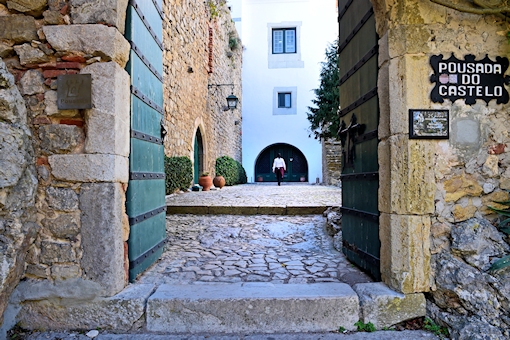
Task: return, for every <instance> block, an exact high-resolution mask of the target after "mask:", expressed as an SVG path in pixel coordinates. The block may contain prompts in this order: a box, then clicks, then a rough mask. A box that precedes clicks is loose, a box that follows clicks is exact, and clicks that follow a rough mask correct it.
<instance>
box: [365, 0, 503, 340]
mask: <svg viewBox="0 0 510 340" xmlns="http://www.w3.org/2000/svg"><path fill="white" fill-rule="evenodd" d="M372 3H373V4H374V7H375V11H376V15H377V26H378V33H379V35H380V37H381V39H380V57H379V64H380V72H379V98H380V107H381V122H380V129H379V138H380V140H381V142H380V145H379V158H380V160H379V163H380V193H379V198H380V203H379V207H380V210H381V231H380V237H381V242H382V246H381V262H382V264H381V268H382V271H383V279H384V280H385V282H386V283H388V284H389V285H390V286H392V287H393V288H394V289H397V290H400V291H402V292H405V293H411V292H418V291H423V292H426V291H429V290H430V293H429V294H428V296H429V302H430V303H429V313H430V315H431V316H434V318H435V319H436V321H438V322H440V323H441V324H442V325H445V326H447V327H448V328H450V331H451V332H452V336H453V338H462V339H465V338H469V339H481V338H484V339H486V338H487V339H488V338H490V339H503V338H508V336H509V334H508V329H509V326H510V322H509V320H510V304H509V300H508V292H509V290H508V289H509V288H508V287H509V286H510V273H509V272H508V270H507V271H506V272H502V273H493V272H490V271H488V268H489V267H490V264H491V263H492V262H494V261H495V260H496V259H498V258H501V257H502V256H504V255H507V254H508V253H509V246H508V242H509V239H508V237H507V236H506V235H505V234H503V233H501V232H499V231H498V230H497V229H496V228H495V227H494V226H493V224H495V221H494V219H495V218H496V215H494V214H493V213H492V212H491V210H489V209H488V206H489V205H493V206H498V205H497V204H496V203H494V202H493V201H503V200H508V192H507V191H506V190H507V189H509V188H510V186H509V183H510V179H509V176H510V167H509V166H510V157H509V153H508V147H507V146H508V145H510V144H509V143H510V138H509V135H508V131H509V129H510V123H509V120H508V114H509V113H510V112H509V108H510V105H508V104H504V105H503V104H499V105H498V104H496V102H495V101H494V100H493V101H491V102H490V103H489V104H486V103H485V102H484V101H481V100H478V101H477V102H476V104H474V105H467V104H465V102H464V101H463V100H457V101H455V102H454V103H452V102H451V101H449V100H446V101H445V102H444V103H443V104H440V103H433V102H432V101H431V99H430V92H431V90H432V88H433V84H432V83H431V82H430V80H429V77H430V75H431V74H432V68H431V66H430V64H429V60H430V57H431V56H432V55H439V54H442V55H443V56H444V57H445V58H448V57H449V56H450V55H451V54H452V53H455V56H457V57H458V58H459V59H463V57H464V56H465V55H468V54H472V55H474V56H475V57H476V60H480V59H483V58H484V57H485V56H486V55H488V56H489V57H490V58H491V59H492V60H495V58H496V57H497V56H502V57H504V56H507V55H508V43H507V40H506V37H505V33H506V32H507V30H508V27H507V26H506V24H505V23H504V21H503V20H501V19H500V18H498V17H496V16H478V15H473V14H466V13H461V12H458V11H455V10H451V9H447V8H446V7H442V6H439V5H436V4H433V3H431V2H429V1H418V0H405V1H398V2H394V1H383V0H381V1H372ZM507 89H508V87H507ZM409 109H448V110H449V112H450V138H449V139H448V140H424V139H418V140H410V139H409V128H408V110H409ZM491 222H492V224H491ZM485 336H487V337H485Z"/></svg>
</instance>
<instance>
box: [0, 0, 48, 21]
mask: <svg viewBox="0 0 510 340" xmlns="http://www.w3.org/2000/svg"><path fill="white" fill-rule="evenodd" d="M47 5H48V1H47V0H8V1H7V8H9V9H10V10H15V11H18V12H20V13H25V14H28V15H32V16H35V17H38V16H40V15H41V14H42V12H43V10H44V8H46V6H47Z"/></svg>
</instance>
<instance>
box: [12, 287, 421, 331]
mask: <svg viewBox="0 0 510 340" xmlns="http://www.w3.org/2000/svg"><path fill="white" fill-rule="evenodd" d="M21 306H22V308H21V313H20V314H19V315H18V319H19V325H20V326H21V327H24V328H28V329H46V330H90V329H96V328H100V329H103V330H106V331H112V332H117V333H119V332H128V333H129V332H136V331H140V330H144V331H148V332H157V333H161V332H164V333H167V334H177V333H186V334H199V333H204V332H207V333H221V334H233V333H236V332H237V333H239V332H244V333H251V334H257V333H268V334H269V333H287V332H289V333H296V332H331V331H335V330H338V328H339V327H344V328H345V329H347V330H355V329H356V327H355V326H354V323H355V322H357V321H358V320H361V321H363V322H364V323H368V322H372V323H373V324H374V326H375V327H376V328H377V329H379V330H381V329H383V328H385V327H389V326H391V325H394V324H396V323H399V322H402V321H404V320H408V319H412V318H416V317H420V316H425V313H426V310H425V297H424V295H423V294H422V293H418V294H408V295H404V294H401V293H397V292H394V291H392V290H391V289H389V288H388V287H387V286H386V285H384V284H383V283H380V282H379V283H360V284H356V285H354V286H353V287H352V288H351V287H350V286H349V285H347V284H345V283H311V284H272V283H262V282H252V283H234V284H221V283H201V284H197V283H195V284H192V285H167V284H163V285H160V286H159V287H157V286H156V285H153V284H130V285H129V286H128V287H126V288H125V289H124V290H123V291H122V292H121V293H119V294H117V295H115V296H113V297H110V298H96V299H94V300H82V301H77V300H76V299H72V300H69V299H51V300H36V301H24V302H22V303H21Z"/></svg>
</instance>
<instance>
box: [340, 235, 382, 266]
mask: <svg viewBox="0 0 510 340" xmlns="http://www.w3.org/2000/svg"><path fill="white" fill-rule="evenodd" d="M342 245H343V247H344V248H345V249H348V250H350V251H352V252H354V253H356V254H357V255H358V256H359V257H360V258H361V259H363V260H364V261H366V262H368V263H370V264H371V265H373V266H376V267H379V264H380V263H381V260H380V259H378V258H377V257H375V256H373V255H372V254H369V253H367V252H366V251H363V250H361V249H359V248H358V247H356V245H354V244H351V243H349V242H347V241H346V240H343V241H342Z"/></svg>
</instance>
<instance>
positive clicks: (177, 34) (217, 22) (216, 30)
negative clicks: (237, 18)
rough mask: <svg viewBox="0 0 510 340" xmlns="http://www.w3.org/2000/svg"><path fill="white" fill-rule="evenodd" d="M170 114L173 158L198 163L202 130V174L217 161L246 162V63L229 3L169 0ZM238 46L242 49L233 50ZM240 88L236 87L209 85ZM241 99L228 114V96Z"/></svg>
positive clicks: (167, 92)
mask: <svg viewBox="0 0 510 340" xmlns="http://www.w3.org/2000/svg"><path fill="white" fill-rule="evenodd" d="M164 8H165V15H166V16H168V18H169V21H168V22H167V23H166V27H164V46H165V52H164V63H165V65H164V66H165V77H164V78H165V89H164V91H165V114H166V120H167V122H166V124H167V129H168V132H169V136H170V138H167V139H166V141H165V153H166V154H167V156H188V157H190V159H191V160H192V161H194V155H193V152H194V142H195V135H196V132H197V129H199V130H200V133H201V135H202V138H203V144H204V159H203V166H202V169H201V171H207V172H211V173H214V167H215V161H216V158H218V157H220V156H225V155H226V156H230V157H232V158H234V159H236V160H237V161H239V162H240V161H241V126H242V125H241V119H242V118H241V105H240V104H241V59H242V46H241V44H240V41H239V38H238V35H237V31H236V29H235V26H234V23H233V21H232V19H231V18H230V13H229V10H228V8H227V6H226V4H225V2H224V1H221V0H211V1H207V2H206V3H204V2H202V1H197V2H195V1H175V0H167V1H165V6H164ZM229 42H231V44H234V43H237V46H235V47H234V46H232V47H230V46H229ZM221 84H234V87H233V88H232V87H231V86H209V85H221ZM231 93H233V94H234V95H235V96H236V97H238V98H239V104H238V108H237V109H235V110H233V111H231V110H226V109H225V106H226V97H227V96H228V95H230V94H231Z"/></svg>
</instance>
